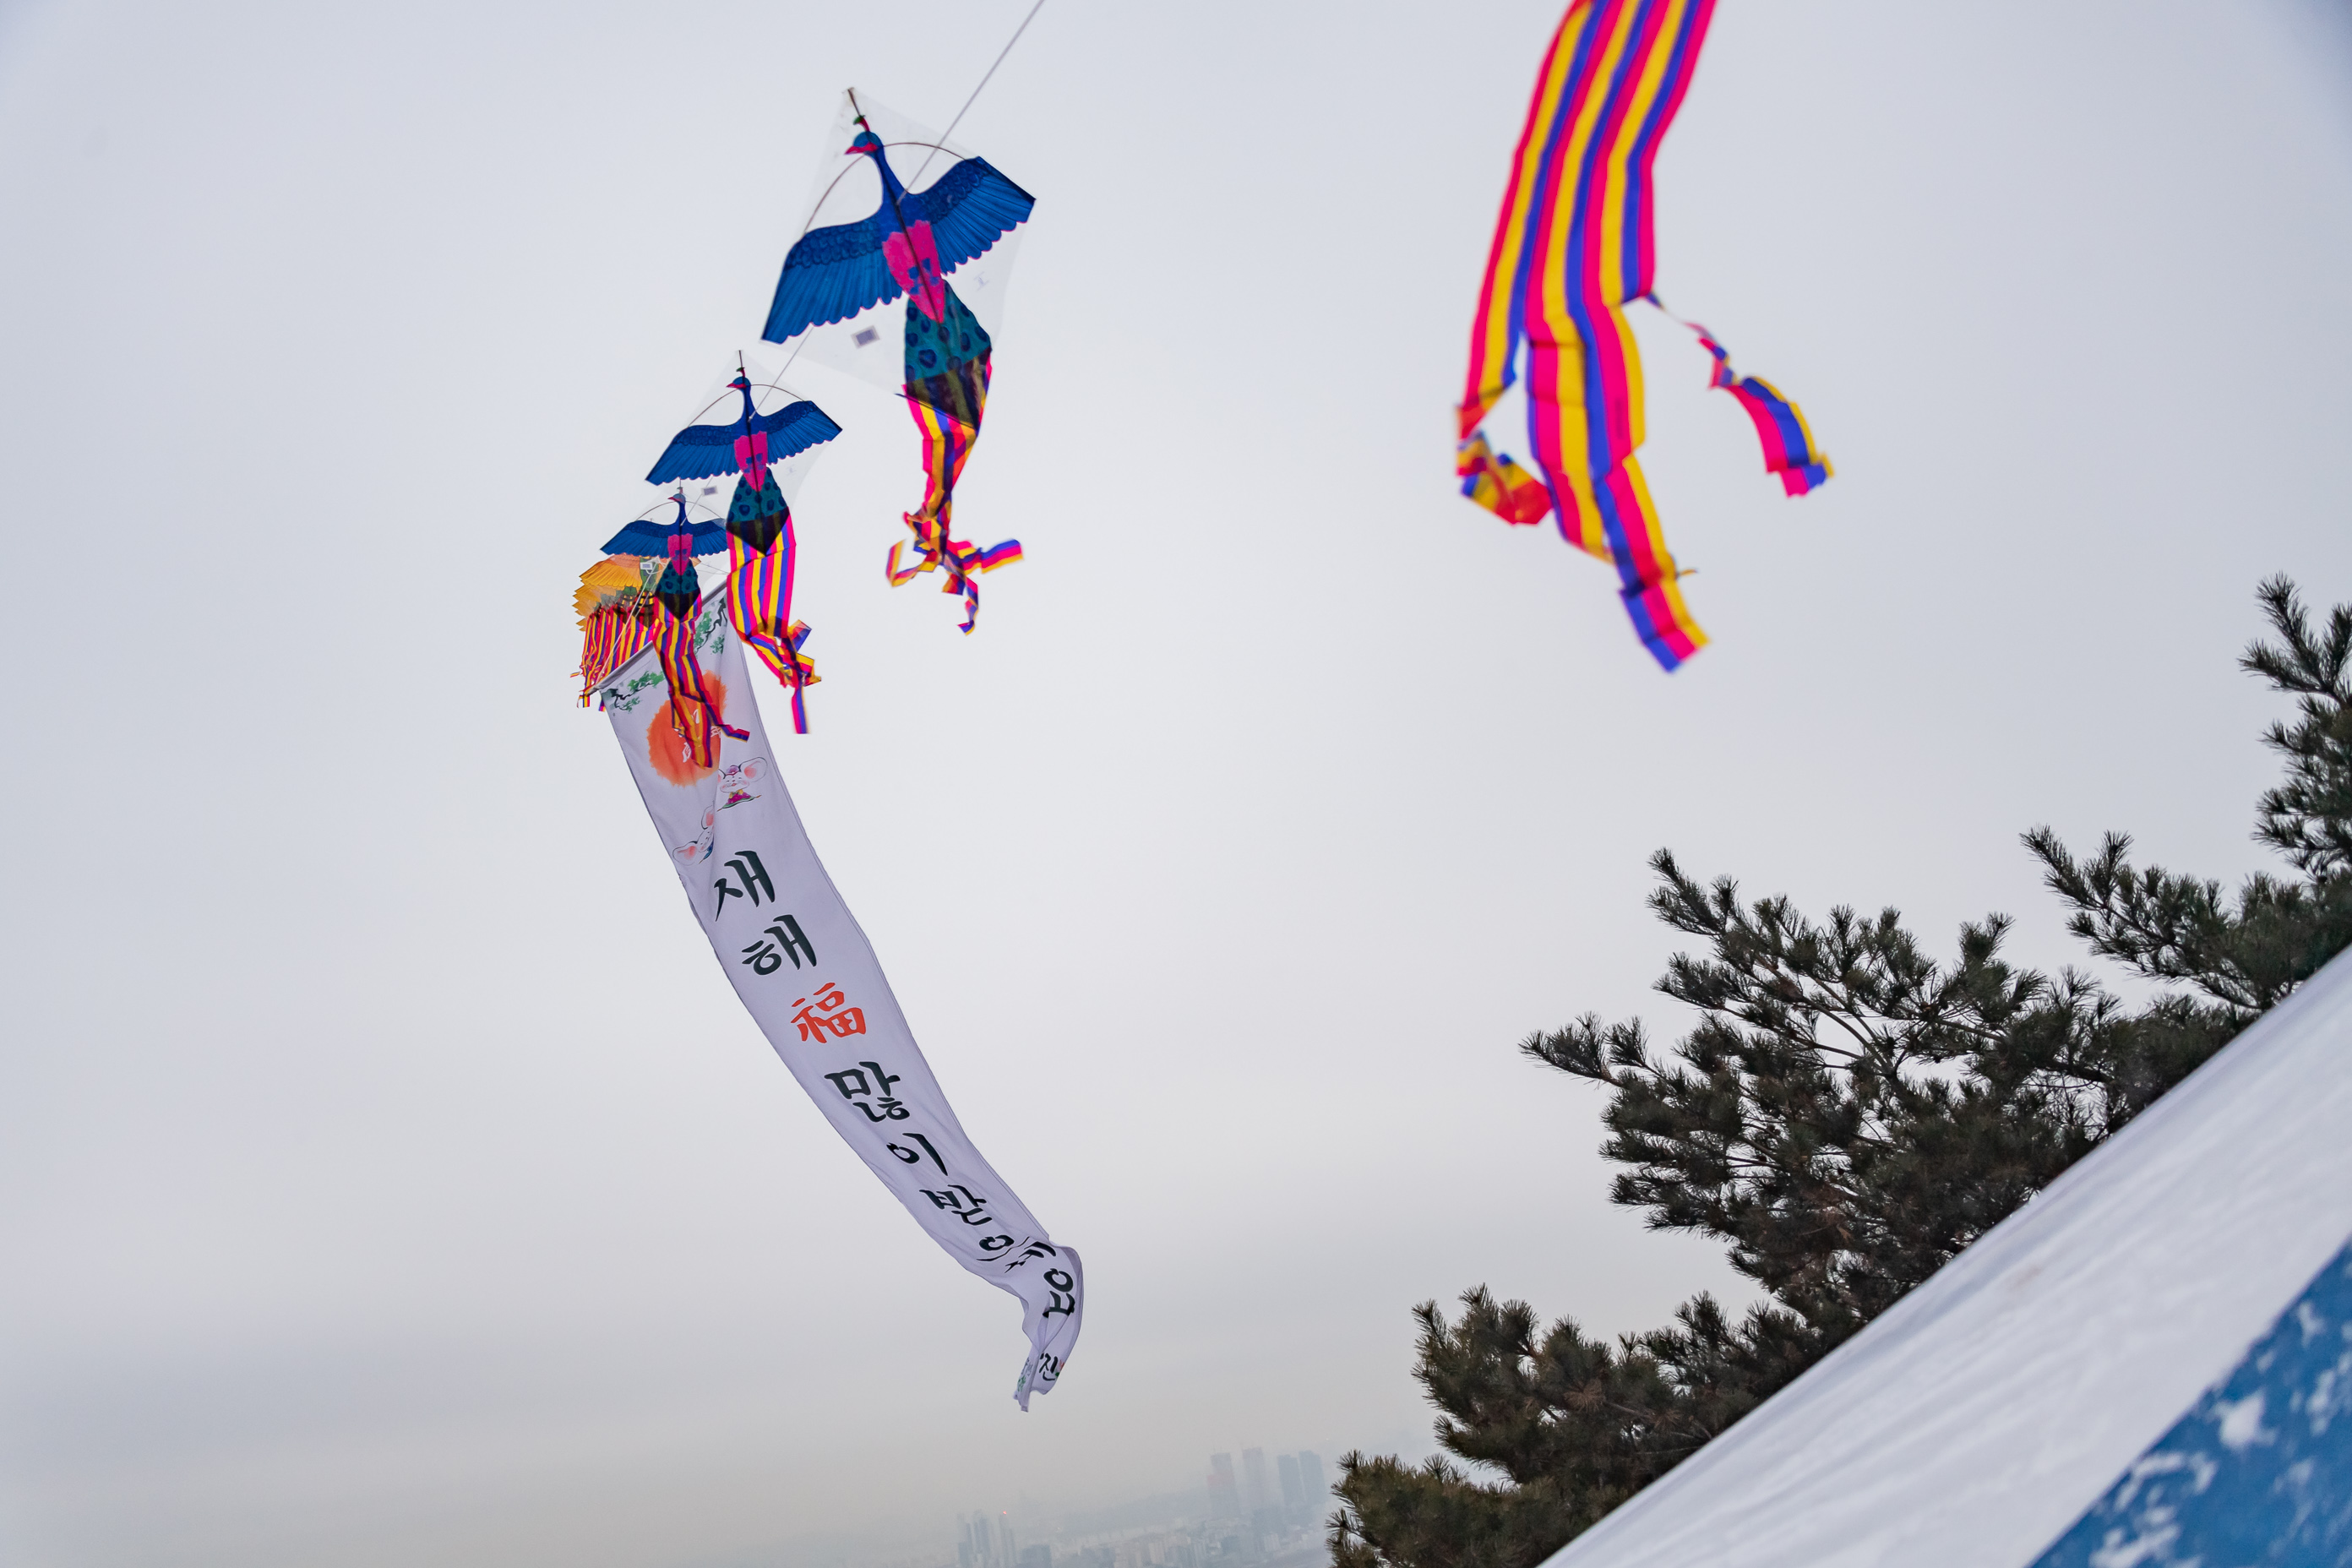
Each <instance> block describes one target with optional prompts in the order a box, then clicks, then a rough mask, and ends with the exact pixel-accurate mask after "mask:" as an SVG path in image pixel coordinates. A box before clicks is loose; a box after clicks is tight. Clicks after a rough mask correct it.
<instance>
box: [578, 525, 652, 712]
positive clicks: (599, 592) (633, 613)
mask: <svg viewBox="0 0 2352 1568" xmlns="http://www.w3.org/2000/svg"><path fill="white" fill-rule="evenodd" d="M658 572H659V563H655V565H654V567H653V569H652V572H651V573H649V572H648V570H647V567H646V563H645V562H644V561H642V560H640V559H639V558H637V557H635V556H627V555H623V556H608V557H606V558H605V559H604V560H603V561H600V562H598V563H596V564H595V565H593V566H591V567H590V568H588V570H587V571H585V572H583V573H582V574H580V591H579V593H578V594H577V595H575V596H574V598H573V605H574V607H575V608H577V609H578V611H579V613H580V633H581V646H580V668H578V669H577V670H575V671H573V673H574V674H576V675H578V676H579V677H580V706H582V707H583V708H585V707H587V706H588V705H589V699H590V698H591V697H592V696H593V695H594V694H595V690H596V689H597V688H598V687H599V686H601V685H603V684H604V682H605V681H606V680H607V679H610V678H611V677H612V675H613V672H614V671H615V670H617V669H619V668H621V666H623V665H625V664H626V663H628V662H629V660H631V659H633V658H636V656H637V655H638V654H639V653H641V652H643V651H644V650H645V647H646V644H647V643H648V642H649V641H650V640H651V639H652V637H653V632H652V617H653V610H654V605H653V600H652V598H651V597H650V596H649V594H648V592H647V585H648V582H649V578H650V576H651V575H653V574H658ZM598 705H599V706H600V707H601V706H602V704H601V703H599V704H598Z"/></svg>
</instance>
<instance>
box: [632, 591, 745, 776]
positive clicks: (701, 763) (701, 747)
mask: <svg viewBox="0 0 2352 1568" xmlns="http://www.w3.org/2000/svg"><path fill="white" fill-rule="evenodd" d="M701 615H702V605H701V604H700V602H699V601H698V602H697V603H696V605H695V606H694V609H693V611H692V612H691V613H690V614H688V615H684V616H680V615H677V614H676V613H675V612H673V611H671V610H670V609H668V608H667V606H665V607H664V608H663V609H662V610H661V611H660V612H659V613H658V616H657V618H656V623H655V626H654V633H653V643H654V657H655V658H657V659H659V660H660V661H661V671H662V679H664V680H666V681H667V682H668V685H669V721H670V728H671V729H673V730H675V731H677V734H678V738H679V739H680V740H682V741H684V742H686V750H687V754H688V756H690V757H692V758H693V759H694V765H695V766H697V767H698V768H708V767H715V766H717V765H718V764H717V763H716V760H715V759H716V758H717V757H718V755H719V734H720V733H721V732H722V731H723V732H724V733H726V734H729V735H732V736H734V737H735V738H736V739H737V740H739V741H740V740H749V739H750V738H751V734H750V731H745V730H739V729H737V728H735V726H733V725H731V724H730V723H728V722H727V721H726V720H725V719H723V718H721V717H720V716H719V707H718V704H716V703H714V702H713V701H711V700H710V691H709V688H708V687H707V686H705V685H704V684H703V680H702V661H701V659H700V658H698V657H697V656H696V654H695V651H694V637H695V627H696V625H697V623H698V620H699V618H700V616H701Z"/></svg>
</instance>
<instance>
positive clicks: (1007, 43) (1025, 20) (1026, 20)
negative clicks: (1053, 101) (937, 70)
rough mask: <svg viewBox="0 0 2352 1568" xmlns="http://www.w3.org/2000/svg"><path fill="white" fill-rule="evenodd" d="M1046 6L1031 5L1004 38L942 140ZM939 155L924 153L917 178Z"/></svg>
mask: <svg viewBox="0 0 2352 1568" xmlns="http://www.w3.org/2000/svg"><path fill="white" fill-rule="evenodd" d="M1044 9H1045V0H1037V3H1036V4H1035V5H1032V6H1030V7H1029V15H1027V16H1024V17H1022V18H1021V25H1020V26H1017V27H1015V28H1013V36H1012V37H1009V38H1007V39H1005V40H1004V47H1003V48H1001V49H999V50H997V51H996V62H995V64H994V65H992V66H990V67H989V68H988V74H987V76H983V77H982V78H981V79H980V86H979V87H976V88H973V89H971V97H970V98H967V99H965V100H963V107H962V108H961V109H959V110H956V117H955V118H954V119H953V120H950V121H948V128H947V130H946V131H945V132H942V133H941V135H940V141H941V142H950V141H953V140H954V139H955V131H956V127H957V126H959V125H961V124H962V123H963V117H964V116H965V115H967V114H969V113H971V106H972V105H973V104H975V103H977V102H979V101H980V95H981V93H982V90H983V89H986V88H987V86H988V83H989V78H990V77H993V76H994V75H995V74H996V67H997V66H1001V65H1003V63H1004V57H1005V56H1007V55H1009V54H1011V53H1012V52H1013V45H1015V44H1017V43H1019V42H1020V41H1021V35H1022V34H1024V33H1025V32H1027V31H1028V30H1029V24H1030V23H1032V22H1034V21H1035V20H1036V19H1037V13H1038V12H1040V11H1042V10H1044ZM938 156H939V150H938V149H937V148H934V149H932V150H931V152H929V153H926V154H925V155H924V158H923V163H922V168H919V169H917V170H916V171H915V180H919V179H921V178H922V177H923V170H924V169H928V168H929V167H930V166H931V160H932V159H933V158H936V157H938ZM915 180H909V181H908V182H907V184H908V185H909V186H910V187H911V186H912V185H913V184H914V183H915Z"/></svg>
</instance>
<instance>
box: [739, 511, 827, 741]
mask: <svg viewBox="0 0 2352 1568" xmlns="http://www.w3.org/2000/svg"><path fill="white" fill-rule="evenodd" d="M759 479H760V486H759V488H758V489H753V488H752V486H751V482H750V481H749V480H748V479H738V480H737V481H736V482H735V496H734V500H732V502H730V505H729V507H728V510H727V564H728V568H729V570H728V574H727V619H728V623H729V624H730V626H733V627H734V628H735V635H736V636H737V637H741V638H742V639H743V644H744V646H745V647H749V648H750V649H751V651H752V653H753V654H754V655H756V656H757V657H758V658H759V660H760V662H761V664H763V665H766V666H767V667H768V672H769V673H770V674H771V675H773V676H774V677H775V678H776V679H777V680H778V681H779V682H781V683H782V685H783V687H784V688H785V689H787V690H789V691H790V692H791V693H792V694H793V733H795V734H800V735H805V734H807V733H808V707H807V704H806V702H805V701H804V700H803V697H802V693H803V690H804V689H806V688H808V687H811V686H814V685H815V684H816V681H817V674H816V666H815V664H814V663H813V662H812V661H811V660H809V659H808V658H804V657H803V655H802V653H801V651H800V647H801V644H802V643H804V642H806V641H807V640H808V637H809V629H808V627H807V626H805V625H803V623H801V622H798V621H795V620H793V578H794V574H795V571H796V569H797V567H798V565H799V562H800V539H799V536H798V535H797V534H796V533H795V532H794V531H793V513H792V508H790V507H789V506H787V505H785V504H784V498H783V496H782V493H781V492H779V491H778V490H777V489H776V485H775V481H774V480H773V479H771V478H770V477H769V476H768V474H767V473H766V472H765V470H762V471H761V473H760V475H759Z"/></svg>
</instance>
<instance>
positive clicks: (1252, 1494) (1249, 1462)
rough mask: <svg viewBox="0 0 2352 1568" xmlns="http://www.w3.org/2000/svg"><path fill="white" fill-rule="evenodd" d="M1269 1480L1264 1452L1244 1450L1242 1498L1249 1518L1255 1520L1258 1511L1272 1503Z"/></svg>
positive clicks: (1272, 1493) (1272, 1490) (1271, 1489)
mask: <svg viewBox="0 0 2352 1568" xmlns="http://www.w3.org/2000/svg"><path fill="white" fill-rule="evenodd" d="M1271 1480H1272V1478H1271V1477H1269V1476H1268V1475H1267V1474H1266V1473H1265V1449H1264V1448H1244V1449H1243V1450H1242V1498H1243V1500H1244V1504H1245V1505H1246V1507H1247V1510H1248V1516H1249V1517H1250V1518H1253V1519H1255V1517H1256V1516H1257V1511H1258V1510H1260V1509H1262V1508H1265V1506H1267V1505H1268V1504H1269V1503H1271V1502H1273V1501H1274V1488H1273V1486H1272V1485H1271V1484H1270V1483H1271Z"/></svg>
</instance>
